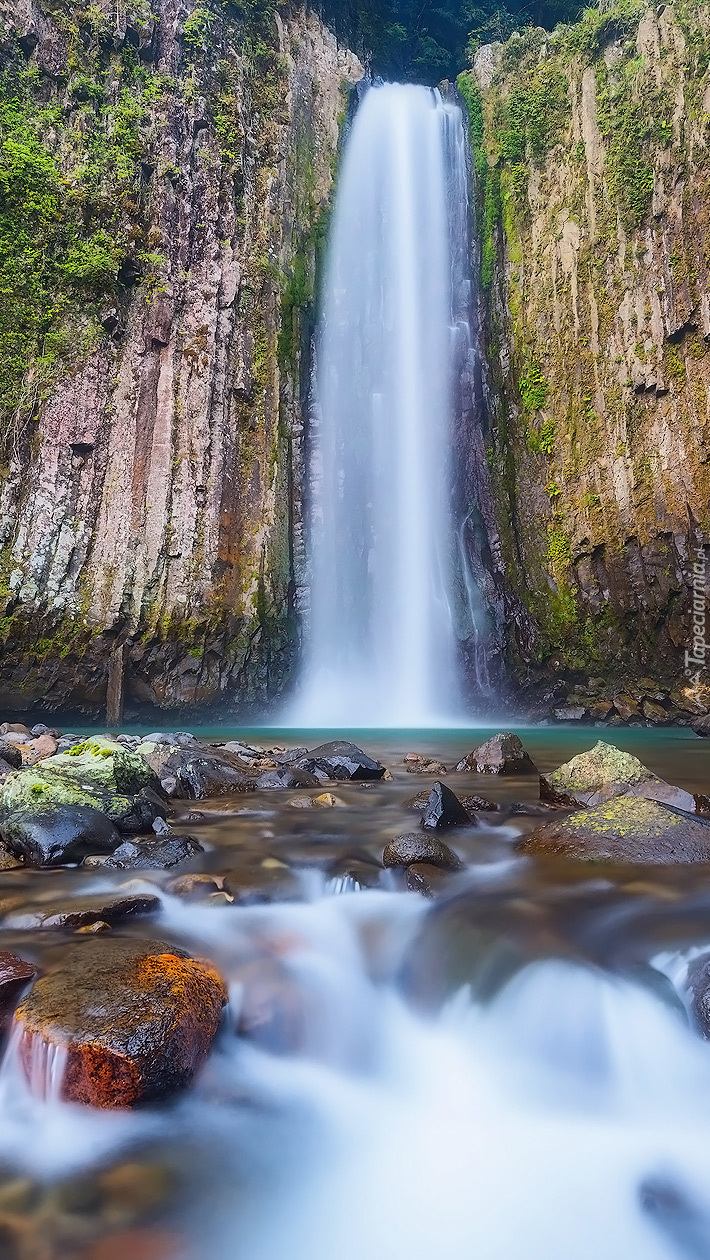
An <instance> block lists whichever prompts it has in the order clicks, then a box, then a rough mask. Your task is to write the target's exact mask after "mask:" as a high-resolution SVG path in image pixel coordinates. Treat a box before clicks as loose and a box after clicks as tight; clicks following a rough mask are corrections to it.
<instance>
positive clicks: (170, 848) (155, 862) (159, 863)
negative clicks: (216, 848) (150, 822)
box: [86, 835, 204, 871]
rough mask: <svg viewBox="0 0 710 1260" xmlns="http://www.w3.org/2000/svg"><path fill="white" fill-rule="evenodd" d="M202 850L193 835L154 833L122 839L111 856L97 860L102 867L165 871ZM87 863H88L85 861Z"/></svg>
mask: <svg viewBox="0 0 710 1260" xmlns="http://www.w3.org/2000/svg"><path fill="white" fill-rule="evenodd" d="M198 853H204V846H203V845H202V844H200V841H199V840H196V839H195V837H194V836H177V835H170V836H155V838H153V837H140V838H137V839H135V840H124V842H123V844H121V845H119V847H118V848H117V849H116V850H115V852H114V854H113V856H112V857H110V858H108V859H107V860H106V861H105V862H102V863H101V866H102V869H103V870H113V871H134V870H155V869H156V868H157V869H162V870H169V869H170V867H172V866H178V865H179V863H180V862H187V861H189V860H190V859H191V858H194V857H196V856H197V854H198ZM86 865H87V866H88V865H90V863H88V862H87V863H86Z"/></svg>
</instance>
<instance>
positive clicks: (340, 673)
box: [296, 84, 468, 727]
mask: <svg viewBox="0 0 710 1260" xmlns="http://www.w3.org/2000/svg"><path fill="white" fill-rule="evenodd" d="M466 155H467V143H466V139H465V134H464V130H463V124H462V119H461V112H460V110H459V109H458V107H457V106H455V105H451V104H448V103H446V102H444V101H443V100H442V98H441V96H440V94H439V93H438V92H436V91H433V90H431V89H429V88H424V87H414V86H403V85H398V84H384V85H382V86H378V87H374V88H371V89H370V90H369V91H367V92H366V94H365V96H364V99H363V101H362V104H361V105H360V107H359V109H358V111H357V113H356V115H355V120H354V123H353V126H352V129H351V132H350V135H349V137H348V140H347V144H346V148H345V154H344V159H343V164H342V170H341V173H340V178H339V184H338V190H337V196H336V200H335V208H334V216H333V224H332V231H331V238H330V246H329V257H328V265H327V273H326V278H325V285H324V294H323V311H322V319H321V324H320V333H319V337H318V345H317V370H316V383H315V391H314V392H315V403H314V407H313V416H312V451H311V494H312V512H311V538H310V569H311V602H310V610H309V616H308V617H307V627H306V636H305V638H306V641H305V652H304V656H305V659H304V668H303V677H302V682H301V689H300V695H299V698H298V701H297V704H296V716H297V720H298V721H300V722H302V723H303V724H304V725H319V726H327V725H332V726H370V725H372V726H390V727H397V726H398V727H415V726H428V725H432V724H436V723H437V722H441V721H445V720H446V718H447V717H450V716H451V714H452V713H453V712H454V711H455V703H454V695H455V691H456V657H457V635H456V627H457V625H458V624H460V623H461V620H462V619H461V616H460V612H459V611H457V608H456V607H455V605H456V599H457V590H460V589H464V590H466V589H467V584H466V582H465V581H464V582H462V580H461V568H460V557H459V551H460V547H459V539H458V534H457V527H456V524H455V522H454V519H453V512H452V469H451V462H452V436H453V432H454V426H453V416H452V411H453V403H454V395H455V392H456V391H460V381H456V382H455V380H454V377H455V375H456V368H457V366H458V365H459V364H460V357H461V355H460V343H461V328H460V318H459V313H458V312H459V307H460V297H461V287H462V275H461V268H462V266H463V267H464V268H465V269H466V270H467V269H468V250H467V249H466V248H464V249H463V250H462V249H461V241H460V240H459V239H454V238H455V237H456V236H457V234H458V235H459V236H460V233H461V231H462V230H463V231H464V233H466V232H467V202H466V197H467V192H466V189H467V183H468V177H467V171H466ZM465 239H466V240H467V237H466V238H465ZM457 567H458V575H457V573H456V570H457Z"/></svg>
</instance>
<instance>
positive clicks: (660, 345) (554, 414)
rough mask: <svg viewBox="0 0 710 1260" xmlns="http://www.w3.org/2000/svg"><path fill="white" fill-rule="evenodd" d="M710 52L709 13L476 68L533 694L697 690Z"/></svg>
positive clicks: (490, 444)
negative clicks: (577, 686) (590, 679)
mask: <svg viewBox="0 0 710 1260" xmlns="http://www.w3.org/2000/svg"><path fill="white" fill-rule="evenodd" d="M709 50H710V10H709V9H708V8H707V6H704V5H701V6H697V5H692V4H690V3H687V0H676V3H673V4H668V5H665V6H662V7H661V8H660V9H659V8H656V7H655V6H654V7H650V6H649V7H646V6H645V5H644V3H643V2H639V3H638V4H624V5H621V4H620V5H613V4H612V5H605V6H601V7H600V9H599V11H597V10H596V9H592V10H588V11H587V13H586V14H585V16H584V17H583V19H582V20H581V21H580V22H579V23H577V24H576V25H574V26H570V27H560V28H558V29H557V30H556V31H555V33H554V34H552V35H550V34H548V33H546V32H544V31H541V30H535V29H528V30H527V31H525V32H524V33H523V34H522V35H515V36H514V37H513V38H512V39H511V40H510V41H509V42H508V43H507V44H505V45H501V44H498V45H491V46H488V47H486V48H484V49H481V50H480V52H479V54H478V56H477V58H476V63H475V67H474V69H473V70H472V71H471V72H467V73H465V74H464V75H462V76H461V77H460V80H459V88H460V90H461V93H462V95H463V97H464V98H465V100H466V103H467V105H468V107H469V114H470V119H471V131H472V138H473V141H474V145H475V148H476V156H475V171H476V177H475V185H476V193H477V204H478V217H479V235H480V255H481V257H480V272H481V298H480V311H479V316H480V332H481V337H482V340H483V342H484V347H485V354H484V361H485V363H484V366H485V377H486V380H485V393H486V415H485V417H484V423H485V426H486V428H487V439H486V440H487V454H488V464H489V468H490V472H491V476H492V479H493V489H494V501H495V509H496V520H497V528H498V532H497V538H496V546H495V547H494V548H493V549H492V561H493V563H494V567H497V570H498V572H499V574H500V575H501V576H502V579H503V583H504V587H505V589H506V592H507V593H506V603H507V613H506V617H505V621H506V627H505V628H506V635H507V657H508V660H509V662H510V664H511V665H512V668H513V671H514V673H517V675H518V678H519V679H520V680H523V681H528V682H532V683H542V684H544V682H545V679H549V678H550V677H553V678H559V677H560V676H561V675H562V676H564V675H566V677H567V681H568V683H569V682H570V681H573V682H574V681H577V682H580V681H581V680H582V679H583V678H584V676H585V674H586V675H589V674H592V675H599V674H600V673H601V674H602V675H604V676H605V677H606V678H607V679H608V678H614V677H621V678H624V677H627V678H633V677H634V676H635V677H640V676H641V675H645V676H648V675H649V674H651V675H652V676H653V677H654V678H655V679H656V680H657V683H659V682H660V683H661V684H662V685H664V686H665V687H666V690H669V689H670V688H672V687H673V686H676V687H677V686H678V683H679V681H682V670H683V667H684V651H685V649H686V648H687V647H689V646H691V644H692V634H691V618H692V610H693V574H694V564H695V563H696V562H697V561H698V560H700V561H701V562H703V552H702V548H703V546H704V545H705V547H707V545H708V542H709V541H710V514H709V513H710V508H709V497H708V490H709V487H710V474H709V472H708V467H709V462H708V461H709V460H710V403H709V402H708V398H709V393H708V391H709V387H710V367H709V365H710V357H709V356H708V341H709V340H710V273H709V271H708V258H707V256H706V255H707V251H706V247H705V239H706V236H707V226H708V216H709V215H710V191H709V190H710V183H709V180H710V146H709V141H708V132H707V126H706V119H707V110H708V105H709V104H710V78H709V77H708V71H707V65H708V51H709ZM622 690H623V688H622ZM557 702H558V703H559V698H558V701H557ZM661 716H663V715H661Z"/></svg>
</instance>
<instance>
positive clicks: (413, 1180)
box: [0, 889, 710, 1260]
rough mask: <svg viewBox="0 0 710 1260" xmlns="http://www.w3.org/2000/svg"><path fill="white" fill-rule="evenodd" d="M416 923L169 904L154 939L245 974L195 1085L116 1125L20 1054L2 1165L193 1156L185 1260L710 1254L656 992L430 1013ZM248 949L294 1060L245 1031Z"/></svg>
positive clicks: (670, 1024)
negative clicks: (269, 972) (149, 1154)
mask: <svg viewBox="0 0 710 1260" xmlns="http://www.w3.org/2000/svg"><path fill="white" fill-rule="evenodd" d="M425 912H426V907H425V903H424V902H422V901H421V900H420V899H419V898H417V897H413V896H405V895H402V894H394V893H381V892H356V893H349V894H346V895H340V896H338V895H333V893H332V891H330V890H328V889H325V890H322V893H321V895H319V896H317V897H315V899H314V900H312V901H311V902H304V903H302V904H298V903H297V904H291V905H286V904H283V905H278V906H269V907H254V908H251V909H243V908H241V909H238V908H234V907H225V908H223V909H217V908H214V907H209V908H202V907H195V906H188V905H186V904H185V903H183V902H178V901H176V900H174V899H172V898H168V897H166V898H165V899H164V908H163V913H162V916H161V921H160V922H159V923H158V924H157V925H156V926H157V930H158V932H160V933H166V932H168V933H171V934H173V935H175V936H177V938H178V939H181V940H182V941H184V943H185V944H187V945H189V946H190V948H191V949H192V950H193V951H195V952H197V953H200V952H203V953H205V954H208V955H209V956H211V957H212V958H214V959H215V960H216V961H217V962H218V964H219V966H220V967H221V969H222V972H223V974H224V975H225V976H226V977H227V979H228V980H230V981H231V986H230V987H231V1007H230V1011H229V1014H228V1017H227V1019H226V1025H225V1028H224V1030H223V1033H222V1034H221V1038H220V1042H219V1044H218V1046H217V1048H216V1050H215V1051H214V1052H213V1055H212V1057H211V1059H210V1061H209V1063H208V1065H207V1067H206V1069H205V1071H204V1073H203V1075H202V1078H201V1080H200V1082H199V1083H198V1085H197V1087H196V1088H195V1089H194V1090H193V1091H192V1093H190V1094H188V1095H187V1096H186V1097H185V1098H184V1099H183V1100H182V1101H180V1102H179V1103H178V1104H177V1105H176V1106H174V1107H172V1108H170V1109H167V1110H160V1109H155V1110H148V1111H143V1112H139V1113H135V1114H132V1115H131V1114H129V1113H123V1114H119V1115H115V1114H108V1115H103V1114H97V1113H94V1112H91V1111H89V1110H86V1109H83V1108H80V1107H73V1106H68V1105H66V1104H63V1103H61V1102H59V1101H57V1097H56V1089H55V1090H54V1091H53V1096H51V1095H50V1091H48V1090H46V1091H42V1090H41V1089H40V1090H39V1091H38V1093H39V1095H40V1096H39V1097H38V1096H37V1095H35V1097H34V1098H32V1097H30V1096H29V1094H28V1092H27V1089H26V1086H25V1085H24V1083H23V1081H22V1079H21V1076H20V1074H19V1073H18V1071H17V1070H16V1066H14V1065H13V1063H12V1060H11V1059H10V1061H8V1062H6V1065H5V1067H4V1069H3V1075H2V1097H1V1098H0V1107H1V1108H2V1114H3V1127H2V1130H0V1156H1V1157H2V1159H3V1161H9V1162H10V1163H12V1164H18V1165H19V1166H21V1167H25V1168H28V1169H30V1170H32V1169H38V1170H39V1171H40V1172H41V1173H43V1174H44V1175H59V1174H64V1175H66V1174H67V1172H69V1171H74V1170H75V1169H76V1168H77V1167H80V1166H81V1164H82V1162H85V1163H86V1164H87V1165H89V1164H90V1163H92V1162H95V1161H96V1160H97V1159H98V1158H105V1157H106V1154H107V1151H109V1150H111V1149H112V1148H113V1149H117V1148H121V1147H122V1146H126V1145H128V1144H130V1143H131V1142H134V1141H136V1140H137V1139H139V1138H141V1137H143V1138H144V1137H145V1136H146V1135H153V1137H158V1138H161V1139H162V1140H163V1141H165V1142H169V1143H170V1146H171V1148H173V1149H175V1150H179V1149H180V1148H181V1147H187V1145H188V1144H189V1143H190V1142H192V1143H193V1144H194V1143H195V1142H196V1141H197V1142H201V1143H202V1148H203V1149H204V1151H205V1152H209V1156H206V1157H205V1161H206V1171H205V1179H206V1181H207V1184H206V1186H204V1187H203V1188H202V1189H200V1186H199V1176H200V1171H199V1166H198V1165H199V1160H197V1161H196V1167H195V1173H194V1177H195V1187H194V1197H195V1205H194V1207H193V1209H192V1210H193V1226H194V1231H193V1236H194V1233H196V1234H197V1237H198V1239H199V1241H198V1242H197V1243H196V1244H194V1245H188V1244H186V1250H185V1252H184V1253H182V1252H181V1255H180V1260H182V1255H183V1254H184V1255H185V1256H186V1257H188V1258H189V1260H233V1258H234V1257H245V1258H247V1257H248V1260H316V1258H317V1260H335V1258H336V1257H337V1260H431V1258H432V1257H434V1256H435V1257H437V1258H438V1260H471V1258H472V1257H475V1260H514V1258H517V1257H525V1258H526V1260H600V1257H604V1258H605V1260H631V1257H633V1258H634V1260H672V1258H673V1257H676V1258H677V1257H693V1258H694V1260H702V1257H707V1256H709V1255H710V1154H709V1152H708V1131H709V1128H710V1050H709V1048H708V1046H707V1044H706V1043H704V1042H703V1041H701V1040H700V1039H699V1038H698V1036H697V1035H696V1034H694V1033H692V1032H691V1031H690V1030H689V1029H688V1028H687V1027H686V1026H685V1025H684V1023H683V1021H682V1019H681V1018H679V1016H678V1014H677V1012H674V1011H673V1010H670V1009H669V1008H668V1007H667V1006H665V1005H664V1004H663V1002H662V1001H660V1000H659V999H658V998H657V997H656V996H654V995H653V994H651V993H649V992H647V991H646V990H644V989H642V988H640V987H636V986H635V985H632V984H630V983H628V982H624V981H621V980H618V979H614V978H612V977H610V976H608V975H604V974H602V973H601V972H598V971H595V970H593V969H588V968H585V967H583V966H581V965H577V964H573V963H571V962H565V961H555V960H548V961H540V962H537V963H532V964H529V965H528V966H527V967H525V968H524V969H523V970H522V971H520V972H519V973H518V974H517V975H516V976H515V978H513V979H512V980H511V981H510V982H509V983H508V984H507V986H506V987H505V988H504V989H503V991H502V992H501V993H500V994H499V995H498V997H497V998H496V999H495V1000H494V1001H493V1002H492V1003H490V1004H488V1005H487V1006H481V1005H478V1004H476V1003H475V1002H473V1001H471V999H470V997H469V996H468V995H467V994H466V993H465V992H463V993H461V994H459V996H458V997H457V998H455V999H453V1000H452V1001H451V1002H450V1004H449V1006H448V1008H447V1009H445V1010H444V1012H443V1013H442V1014H440V1015H439V1016H437V1017H432V1018H430V1019H425V1018H423V1017H421V1016H419V1015H417V1014H416V1013H414V1012H413V1011H412V1010H411V1009H410V1008H408V1006H407V1005H406V1004H405V1003H404V1002H403V1000H402V999H401V997H400V996H399V995H398V993H397V990H396V988H395V987H394V986H393V984H392V979H393V977H394V976H395V975H396V974H397V972H398V970H399V966H400V962H401V960H402V958H403V956H404V954H405V952H406V950H407V948H408V944H409V942H410V940H411V938H412V935H413V933H414V932H415V931H416V930H417V928H418V925H419V923H420V921H421V918H422V915H423V914H424V913H425ZM255 950H257V951H261V952H262V953H264V952H265V954H266V955H267V956H268V957H270V958H271V959H277V960H278V966H279V968H280V970H281V974H282V976H283V977H284V978H285V980H286V981H287V983H288V985H289V986H292V993H293V996H294V999H295V1001H296V1007H297V1008H298V1009H300V1010H301V1012H302V1014H303V1015H304V1018H303V1021H302V1023H301V1025H300V1028H301V1032H300V1033H299V1036H298V1044H297V1046H295V1047H294V1048H293V1049H292V1050H291V1051H290V1052H288V1053H283V1052H282V1053H274V1052H272V1050H271V1049H268V1048H267V1047H266V1046H265V1045H264V1046H260V1045H259V1042H258V1038H257V1041H256V1042H255V1043H254V1042H253V1043H252V1044H245V1042H244V1041H243V1040H241V1039H239V1038H237V1037H236V1036H235V1033H234V1023H235V1021H236V1020H237V1019H238V1018H239V1015H240V1010H241V1009H243V1006H244V1003H245V1002H246V1001H247V1000H248V998H249V994H248V992H247V991H246V990H245V987H244V982H243V979H242V980H240V979H239V977H240V976H241V977H243V976H244V971H243V964H244V960H245V958H249V957H253V955H254V951H255ZM681 970H682V968H681ZM296 1023H297V1024H298V1020H296ZM35 1084H36V1082H35ZM43 1092H44V1094H45V1097H41V1095H42V1093H43ZM210 1159H211V1161H212V1167H209V1160H210ZM644 1201H645V1202H646V1203H647V1204H648V1203H649V1202H650V1204H651V1208H652V1209H653V1210H651V1211H649V1210H648V1207H646V1208H644V1206H643V1204H644ZM195 1213H196V1215H195ZM171 1260H172V1257H171ZM175 1260H178V1257H177V1256H176V1258H175Z"/></svg>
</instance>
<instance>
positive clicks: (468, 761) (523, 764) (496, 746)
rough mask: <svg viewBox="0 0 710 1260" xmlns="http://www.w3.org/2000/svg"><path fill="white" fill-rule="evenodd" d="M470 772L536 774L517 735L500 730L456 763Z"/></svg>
mask: <svg viewBox="0 0 710 1260" xmlns="http://www.w3.org/2000/svg"><path fill="white" fill-rule="evenodd" d="M456 769H457V770H458V771H467V772H468V773H470V774H536V773H537V771H536V769H535V766H534V765H533V762H532V760H531V758H530V757H529V755H528V753H526V751H525V749H524V748H523V745H522V743H521V741H520V739H519V738H518V736H517V735H514V734H513V733H512V732H511V731H501V732H499V734H497V735H491V737H490V739H487V740H485V742H484V743H483V744H479V745H478V747H477V748H474V749H473V752H470V753H468V755H467V756H466V757H464V758H463V759H462V760H461V761H460V762H459V763H458V765H457V767H456Z"/></svg>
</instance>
